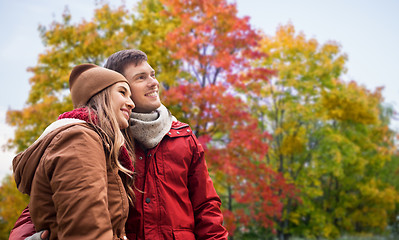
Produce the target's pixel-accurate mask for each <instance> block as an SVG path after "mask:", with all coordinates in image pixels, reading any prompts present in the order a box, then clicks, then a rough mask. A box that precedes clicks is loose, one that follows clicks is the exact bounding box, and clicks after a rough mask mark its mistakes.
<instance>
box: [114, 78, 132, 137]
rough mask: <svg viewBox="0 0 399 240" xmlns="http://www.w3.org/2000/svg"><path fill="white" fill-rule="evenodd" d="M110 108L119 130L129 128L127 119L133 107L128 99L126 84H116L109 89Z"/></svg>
mask: <svg viewBox="0 0 399 240" xmlns="http://www.w3.org/2000/svg"><path fill="white" fill-rule="evenodd" d="M110 95H111V107H112V109H113V110H114V112H115V115H116V116H115V117H116V120H117V122H118V124H119V128H120V129H125V128H127V127H128V126H129V118H130V113H131V112H132V109H133V108H134V107H135V105H134V103H133V101H132V99H131V98H130V95H131V92H130V87H129V85H128V84H127V83H126V82H117V83H115V84H114V85H112V86H111V87H110Z"/></svg>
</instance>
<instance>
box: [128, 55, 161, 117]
mask: <svg viewBox="0 0 399 240" xmlns="http://www.w3.org/2000/svg"><path fill="white" fill-rule="evenodd" d="M123 75H124V76H125V77H126V79H127V80H128V81H129V83H130V87H131V89H132V97H131V98H132V100H133V102H134V104H135V105H136V107H135V108H134V109H133V111H134V112H138V113H150V112H152V111H154V110H155V109H157V108H159V107H160V106H161V100H160V99H159V82H158V80H157V79H156V78H155V71H154V69H153V68H152V67H151V66H150V65H149V64H148V63H147V62H145V61H144V62H142V63H140V64H139V65H137V66H135V65H134V64H133V63H132V64H130V65H128V66H126V68H125V70H124V72H123Z"/></svg>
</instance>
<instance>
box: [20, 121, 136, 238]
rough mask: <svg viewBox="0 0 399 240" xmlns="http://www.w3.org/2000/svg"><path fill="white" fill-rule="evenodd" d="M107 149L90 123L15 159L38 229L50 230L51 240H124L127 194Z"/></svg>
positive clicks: (61, 131)
mask: <svg viewBox="0 0 399 240" xmlns="http://www.w3.org/2000/svg"><path fill="white" fill-rule="evenodd" d="M105 145H106V144H105ZM105 145H103V141H102V140H101V137H100V135H99V134H98V133H97V132H95V131H94V129H93V128H92V127H91V126H90V125H89V124H87V123H77V124H68V125H65V126H61V127H58V128H57V129H56V130H53V131H51V132H50V133H48V134H47V135H46V136H45V137H43V138H41V139H40V140H39V141H37V142H35V143H34V144H33V145H32V146H30V147H29V148H28V149H27V150H25V151H24V152H22V153H20V154H18V155H17V156H16V157H15V158H14V161H13V168H14V173H15V180H16V183H17V186H18V189H19V190H20V191H21V192H24V193H27V194H29V195H30V203H29V209H30V212H31V217H32V220H33V223H34V224H35V228H36V230H37V231H39V230H42V229H50V233H51V235H50V240H52V239H80V240H83V239H107V240H108V239H123V238H124V236H125V229H124V227H125V222H126V219H127V216H128V207H129V206H128V199H127V194H126V192H125V189H124V187H123V184H122V181H121V179H120V177H119V175H118V171H117V169H112V168H111V164H110V161H109V160H107V158H106V154H105V150H104V149H105V148H104V146H105Z"/></svg>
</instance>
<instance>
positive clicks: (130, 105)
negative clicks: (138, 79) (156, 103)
mask: <svg viewBox="0 0 399 240" xmlns="http://www.w3.org/2000/svg"><path fill="white" fill-rule="evenodd" d="M126 105H127V107H128V108H129V109H130V110H132V109H133V108H135V107H136V105H135V104H134V102H133V100H132V99H131V98H130V97H128V100H127V102H126Z"/></svg>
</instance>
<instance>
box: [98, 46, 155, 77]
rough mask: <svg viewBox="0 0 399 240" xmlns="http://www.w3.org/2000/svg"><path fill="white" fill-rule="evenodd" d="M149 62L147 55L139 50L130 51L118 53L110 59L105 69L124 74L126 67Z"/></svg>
mask: <svg viewBox="0 0 399 240" xmlns="http://www.w3.org/2000/svg"><path fill="white" fill-rule="evenodd" d="M142 62H147V55H146V54H145V53H144V52H143V51H140V50H138V49H128V50H122V51H119V52H116V53H114V54H112V55H111V56H109V57H108V59H107V62H106V63H105V65H104V67H105V68H108V69H111V70H114V71H117V72H119V73H121V74H124V73H123V72H124V70H125V67H126V66H127V65H129V64H132V63H133V64H134V65H135V66H137V65H139V64H140V63H142Z"/></svg>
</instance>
